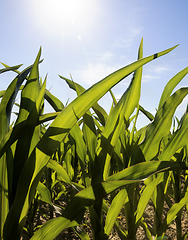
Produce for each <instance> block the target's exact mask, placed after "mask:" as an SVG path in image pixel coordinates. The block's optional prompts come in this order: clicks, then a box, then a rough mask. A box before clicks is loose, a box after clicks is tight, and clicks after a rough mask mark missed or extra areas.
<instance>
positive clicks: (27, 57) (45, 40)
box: [0, 0, 188, 124]
mask: <svg viewBox="0 0 188 240" xmlns="http://www.w3.org/2000/svg"><path fill="white" fill-rule="evenodd" d="M187 13H188V1H187V0H180V1H175V0H165V1H164V0H153V1H151V0H143V1H140V0H131V1H128V0H1V3H0V26H1V28H0V62H4V63H6V64H8V65H17V64H21V63H23V64H24V65H23V67H22V68H21V69H24V68H25V67H27V66H28V65H30V64H32V63H33V61H34V60H35V57H36V56H37V53H38V50H39V47H40V46H42V58H44V62H43V63H42V64H41V66H40V75H41V77H42V78H43V79H44V78H45V75H46V74H47V73H48V80H47V88H48V89H50V91H51V93H52V94H54V95H55V96H57V97H58V98H59V99H61V100H62V102H63V103H64V104H65V103H66V101H67V100H68V99H70V100H69V101H72V100H73V99H74V98H75V97H76V94H75V93H74V92H73V91H72V90H70V89H69V87H68V86H67V85H66V83H65V82H64V81H63V80H61V79H60V78H59V77H58V74H60V75H62V76H64V77H67V78H70V74H71V75H72V77H73V80H74V81H75V82H78V83H79V84H81V85H82V86H83V87H85V88H88V87H90V86H91V85H92V84H93V83H95V82H97V81H99V80H101V79H102V78H104V77H105V76H107V75H108V74H110V73H112V72H113V71H115V70H117V69H119V68H121V67H123V66H125V65H127V64H129V63H131V62H133V61H135V60H136V59H137V52H138V47H139V44H140V41H141V38H142V37H143V40H144V56H148V55H151V54H154V53H156V52H159V51H162V50H165V49H167V48H170V47H172V46H174V45H176V44H180V46H179V47H178V48H176V49H175V50H174V51H173V52H171V53H169V54H168V55H165V56H163V57H162V58H158V59H156V60H154V61H153V62H151V63H149V64H147V65H145V66H144V71H143V81H142V92H141V100H140V104H141V105H142V106H143V107H144V108H145V109H147V110H148V111H150V112H152V113H153V114H154V113H155V108H157V106H158V103H159V99H160V96H161V93H162V90H163V88H164V86H165V85H166V83H167V82H168V81H169V80H170V79H171V78H172V77H173V76H174V75H175V74H176V73H178V72H179V71H181V70H182V69H183V68H185V67H187V66H188V14H187ZM14 76H15V74H14V73H8V74H7V73H4V74H1V75H0V86H1V89H0V90H4V89H5V88H6V87H7V85H8V84H9V83H10V81H11V80H12V79H13V78H14ZM129 81H130V78H128V79H125V80H124V81H123V82H122V83H120V84H118V85H117V86H116V87H115V88H114V89H113V92H114V94H115V96H116V97H117V98H120V96H121V95H122V94H123V92H124V91H125V90H126V88H127V86H128V84H129ZM187 83H188V77H185V78H184V79H183V80H182V82H181V83H180V84H179V85H178V88H180V87H183V86H187ZM187 100H188V98H186V99H185V101H184V102H183V104H182V105H181V107H180V108H179V110H178V111H177V113H176V115H177V116H178V117H180V116H181V115H182V114H183V112H184V110H185V107H186V104H187ZM111 102H112V101H111V98H110V95H109V94H107V96H106V97H105V98H104V99H103V100H102V101H101V102H100V103H101V105H102V106H103V107H104V108H105V109H106V110H107V111H108V110H109V108H110V106H111ZM140 121H141V122H140V124H142V123H143V124H145V121H146V119H145V118H140Z"/></svg>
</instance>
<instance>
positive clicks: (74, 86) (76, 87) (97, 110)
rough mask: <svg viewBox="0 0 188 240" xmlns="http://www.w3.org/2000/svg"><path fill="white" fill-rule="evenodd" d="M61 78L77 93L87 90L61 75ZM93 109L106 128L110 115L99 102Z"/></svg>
mask: <svg viewBox="0 0 188 240" xmlns="http://www.w3.org/2000/svg"><path fill="white" fill-rule="evenodd" d="M59 77H60V78H62V79H64V80H65V81H66V83H67V84H68V85H69V87H70V88H71V89H73V90H75V91H76V90H77V91H78V90H79V91H80V92H81V93H82V92H84V91H85V88H83V87H82V86H81V85H80V84H78V83H75V82H73V81H71V80H69V79H67V78H65V77H62V76H60V75H59ZM92 108H93V110H94V111H95V113H96V114H97V116H98V117H99V119H100V122H101V124H102V125H103V126H104V125H105V122H106V120H107V117H108V114H107V113H106V111H105V110H104V109H103V108H102V107H101V106H100V105H99V104H98V103H97V102H96V103H94V104H93V106H92Z"/></svg>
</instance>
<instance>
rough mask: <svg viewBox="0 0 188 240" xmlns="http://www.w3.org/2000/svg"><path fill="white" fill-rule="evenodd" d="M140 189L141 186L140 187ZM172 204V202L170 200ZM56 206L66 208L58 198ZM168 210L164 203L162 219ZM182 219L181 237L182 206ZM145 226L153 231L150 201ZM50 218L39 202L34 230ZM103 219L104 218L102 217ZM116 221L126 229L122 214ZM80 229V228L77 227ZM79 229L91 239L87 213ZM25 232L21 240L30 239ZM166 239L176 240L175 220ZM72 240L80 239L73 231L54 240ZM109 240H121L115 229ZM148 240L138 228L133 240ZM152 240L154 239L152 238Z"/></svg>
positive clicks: (187, 223)
mask: <svg viewBox="0 0 188 240" xmlns="http://www.w3.org/2000/svg"><path fill="white" fill-rule="evenodd" d="M140 187H141V186H140ZM172 202H173V200H172ZM58 205H59V206H61V208H65V207H66V200H65V199H64V198H60V200H59V201H58ZM168 210H169V208H168V205H167V204H166V203H165V205H164V210H163V218H164V217H165V216H166V214H167V212H168ZM59 216H60V212H59V208H58V207H57V208H56V209H55V211H53V217H59ZM181 216H182V218H181V224H182V236H183V235H184V234H186V233H187V234H188V216H187V210H186V207H185V206H184V208H183V210H182V215H181ZM143 217H144V219H145V222H146V224H147V225H148V227H150V228H151V229H154V209H153V206H152V203H151V201H150V202H149V204H148V205H147V207H146V209H145V212H144V215H143ZM49 218H50V209H49V205H48V204H44V203H43V202H41V204H40V207H39V208H38V210H37V214H36V216H35V221H34V228H36V227H40V226H41V225H43V224H45V223H46V221H48V220H49ZM104 218H105V216H104ZM118 220H119V221H120V224H121V226H122V227H123V228H124V229H126V220H125V217H124V215H123V214H122V213H120V214H119V216H118ZM78 228H80V227H78ZM81 228H82V229H84V230H85V231H86V232H87V234H88V235H89V238H90V239H92V231H91V224H90V218H89V212H88V211H87V210H86V212H85V215H84V218H83V221H82V224H81ZM27 235H28V234H26V232H23V236H22V238H21V240H29V239H30V237H28V236H27ZM165 236H166V239H164V238H163V240H177V237H176V223H175V220H174V221H173V222H172V223H171V224H170V225H169V227H168V229H167V231H166V233H165ZM72 239H75V240H76V239H80V238H79V237H78V235H77V234H76V233H75V231H74V230H73V229H71V228H70V229H66V230H64V231H63V232H62V233H61V234H60V235H59V236H58V237H56V239H55V240H72ZM109 239H110V240H121V238H120V236H119V235H118V232H117V231H116V229H115V228H113V230H112V232H111V234H110V236H109ZM147 239H148V238H147V237H146V234H145V231H144V230H143V228H142V227H141V226H140V227H139V228H138V229H137V233H136V239H135V240H147ZM153 239H154V237H153ZM184 240H188V236H187V237H186V238H184Z"/></svg>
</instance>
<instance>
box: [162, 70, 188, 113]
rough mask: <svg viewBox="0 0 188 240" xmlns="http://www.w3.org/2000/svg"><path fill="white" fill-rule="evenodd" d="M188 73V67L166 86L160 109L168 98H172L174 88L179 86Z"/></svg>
mask: <svg viewBox="0 0 188 240" xmlns="http://www.w3.org/2000/svg"><path fill="white" fill-rule="evenodd" d="M187 73H188V67H186V68H185V69H183V70H182V71H180V72H179V73H177V74H176V75H175V76H174V77H173V78H172V79H171V80H170V81H169V82H168V83H167V85H166V86H165V88H164V90H163V93H162V95H161V99H160V102H159V106H158V109H159V108H161V107H162V105H163V104H164V102H165V101H166V100H167V98H168V97H170V94H171V93H172V91H173V90H174V88H175V87H176V86H177V84H178V83H179V82H180V81H181V80H182V79H183V78H184V77H185V76H186V75H187Z"/></svg>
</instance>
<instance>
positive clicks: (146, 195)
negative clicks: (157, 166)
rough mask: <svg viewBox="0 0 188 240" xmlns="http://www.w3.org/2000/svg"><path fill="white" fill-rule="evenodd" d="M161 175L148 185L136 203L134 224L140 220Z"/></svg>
mask: <svg viewBox="0 0 188 240" xmlns="http://www.w3.org/2000/svg"><path fill="white" fill-rule="evenodd" d="M162 174H163V173H161V174H159V175H158V176H157V177H156V178H155V179H154V180H153V181H152V182H151V183H149V184H148V185H147V186H146V188H145V189H144V191H143V192H142V194H141V197H140V200H139V202H138V206H137V212H136V222H135V224H136V223H137V222H138V221H139V220H140V219H141V218H142V216H143V213H144V211H145V208H146V206H147V204H148V202H149V200H150V198H151V196H152V194H153V192H154V190H155V188H156V186H157V185H158V184H159V182H160V181H161V178H162Z"/></svg>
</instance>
